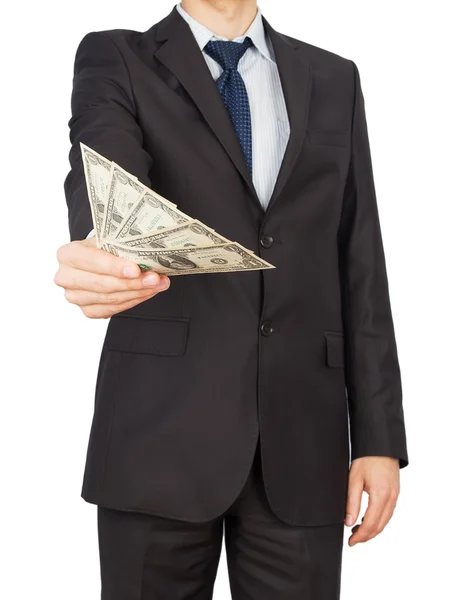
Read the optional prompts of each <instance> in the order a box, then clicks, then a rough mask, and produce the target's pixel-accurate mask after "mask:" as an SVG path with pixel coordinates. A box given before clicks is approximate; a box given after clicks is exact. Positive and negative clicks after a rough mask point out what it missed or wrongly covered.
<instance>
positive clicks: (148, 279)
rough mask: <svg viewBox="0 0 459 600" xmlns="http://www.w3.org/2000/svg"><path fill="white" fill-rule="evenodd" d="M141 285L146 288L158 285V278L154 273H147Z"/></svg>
mask: <svg viewBox="0 0 459 600" xmlns="http://www.w3.org/2000/svg"><path fill="white" fill-rule="evenodd" d="M142 283H143V285H144V286H146V287H155V286H156V285H158V283H159V277H158V275H157V274H156V273H147V274H146V275H144V277H143V279H142Z"/></svg>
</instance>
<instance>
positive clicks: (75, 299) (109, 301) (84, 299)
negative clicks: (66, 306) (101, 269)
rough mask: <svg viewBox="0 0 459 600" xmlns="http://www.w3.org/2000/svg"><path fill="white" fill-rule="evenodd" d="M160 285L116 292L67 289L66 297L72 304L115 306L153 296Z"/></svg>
mask: <svg viewBox="0 0 459 600" xmlns="http://www.w3.org/2000/svg"><path fill="white" fill-rule="evenodd" d="M158 287H159V286H158ZM158 287H157V288H154V289H151V288H150V289H146V290H137V291H127V292H115V293H113V294H101V293H100V292H88V291H86V290H65V298H66V300H67V301H68V302H70V304H77V305H78V306H90V305H93V304H101V305H105V306H112V307H114V308H115V307H116V306H119V305H122V304H124V303H126V302H130V301H131V300H146V299H148V298H151V297H153V296H155V295H156V294H157V293H158V292H159V291H160V289H158ZM161 289H164V288H161Z"/></svg>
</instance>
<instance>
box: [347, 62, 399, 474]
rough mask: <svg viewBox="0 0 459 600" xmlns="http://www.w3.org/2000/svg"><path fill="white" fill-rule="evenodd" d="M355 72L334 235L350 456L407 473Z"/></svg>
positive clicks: (376, 218)
mask: <svg viewBox="0 0 459 600" xmlns="http://www.w3.org/2000/svg"><path fill="white" fill-rule="evenodd" d="M352 64H353V63H352ZM353 68H354V82H355V95H354V114H353V123H352V149H351V160H350V166H349V173H348V178H347V182H346V186H345V193H344V198H343V209H342V218H341V223H340V231H339V257H340V279H341V291H342V306H343V327H344V334H345V353H346V361H345V362H346V367H345V368H346V373H345V375H346V388H347V394H348V403H349V421H350V430H351V456H352V459H353V460H354V459H356V458H359V457H363V456H390V457H394V458H398V459H399V462H400V466H401V467H405V466H406V465H407V464H408V455H407V449H406V436H405V426H404V416H403V408H402V385H401V377H400V369H399V363H398V357H397V347H396V341H395V335H394V326H393V321H392V314H391V307H390V299H389V289H388V282H387V274H386V265H385V257H384V250H383V243H382V238H381V230H380V224H379V216H378V208H377V202H376V193H375V187H374V181H373V173H372V164H371V156H370V146H369V141H368V132H367V124H366V117H365V107H364V98H363V94H362V90H361V86H360V77H359V72H358V70H357V67H356V66H355V65H354V64H353Z"/></svg>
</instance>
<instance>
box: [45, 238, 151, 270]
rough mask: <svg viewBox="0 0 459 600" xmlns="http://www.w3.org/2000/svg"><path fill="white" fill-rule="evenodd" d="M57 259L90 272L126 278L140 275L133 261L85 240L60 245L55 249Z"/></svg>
mask: <svg viewBox="0 0 459 600" xmlns="http://www.w3.org/2000/svg"><path fill="white" fill-rule="evenodd" d="M57 259H58V261H59V263H62V264H66V265H68V266H69V267H74V268H75V269H80V270H82V271H89V272H90V273H99V274H101V275H112V276H114V277H126V278H128V279H134V278H135V277H139V276H140V268H139V267H138V265H136V264H135V262H133V261H131V260H127V259H125V258H121V257H119V256H115V255H113V254H111V253H110V252H107V251H106V250H102V249H101V248H94V247H93V246H91V245H89V244H87V243H85V242H71V243H70V244H66V245H65V246H62V247H61V248H59V250H58V251H57Z"/></svg>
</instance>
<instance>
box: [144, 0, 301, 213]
mask: <svg viewBox="0 0 459 600" xmlns="http://www.w3.org/2000/svg"><path fill="white" fill-rule="evenodd" d="M263 24H264V27H265V30H266V31H267V32H268V35H269V37H270V39H271V41H272V44H273V49H274V54H275V58H276V63H277V67H278V70H279V75H280V79H281V84H282V90H283V94H284V97H285V103H286V107H287V113H288V117H289V122H290V137H289V141H288V143H287V147H286V150H285V154H284V157H283V160H282V164H281V167H280V170H279V174H278V177H277V180H276V184H275V187H274V190H273V193H272V196H271V200H270V203H269V209H270V208H271V206H272V205H273V203H274V202H275V200H276V199H277V198H278V196H279V195H280V193H281V191H282V189H283V187H284V185H285V183H286V182H287V180H288V177H289V175H290V173H291V171H292V169H293V166H294V165H295V162H296V160H297V158H298V155H299V152H300V150H301V146H302V143H303V139H304V136H305V132H306V117H307V114H308V109H309V97H310V91H311V82H312V74H311V69H310V65H309V63H308V61H307V60H305V59H304V58H301V57H300V56H299V55H298V54H299V53H298V52H297V49H296V48H297V46H296V44H295V43H294V42H293V41H291V40H289V39H287V38H285V37H284V36H282V35H281V34H279V33H277V31H275V30H274V29H273V28H272V27H271V25H270V24H269V23H268V21H267V20H266V19H265V18H264V17H263ZM153 29H156V30H157V35H156V42H164V43H163V44H162V45H160V47H159V48H158V50H157V51H156V53H155V58H157V59H158V60H159V61H160V62H161V63H162V64H163V65H164V66H166V67H167V68H168V69H169V70H170V71H171V72H172V73H173V74H174V75H175V76H176V77H177V79H178V80H179V81H180V83H181V84H182V85H183V87H184V88H185V89H186V91H187V92H188V94H189V95H190V97H191V98H192V100H193V101H194V102H195V104H196V106H197V107H198V109H199V110H200V112H201V114H202V115H203V117H204V119H205V120H206V121H207V123H208V125H209V127H210V128H211V129H212V131H213V132H214V133H215V135H216V137H217V138H218V140H219V141H220V143H221V144H222V146H223V148H224V149H225V150H226V152H227V153H228V155H229V157H230V158H231V160H232V162H233V164H234V166H235V167H236V169H237V170H238V171H239V173H240V174H241V176H242V177H243V179H244V180H245V182H246V183H247V186H248V188H249V189H250V191H251V195H252V196H253V199H254V200H255V201H256V203H257V205H258V207H259V208H260V209H261V210H262V207H261V204H260V201H259V199H258V195H257V192H256V190H255V187H254V185H253V181H252V177H251V175H250V172H249V170H248V168H247V164H246V162H245V159H244V154H243V152H242V148H241V145H240V143H239V140H238V138H237V135H236V132H235V130H234V127H233V124H232V122H231V119H230V117H229V115H228V112H227V110H226V108H225V106H224V104H223V101H222V99H221V96H220V93H219V91H218V89H217V86H216V85H215V81H214V79H213V78H212V75H211V73H210V71H209V68H208V66H207V64H206V62H205V60H204V58H203V56H202V52H201V50H200V49H199V46H198V44H197V43H196V40H195V38H194V36H193V34H192V32H191V30H190V28H189V26H188V24H187V23H186V22H185V21H184V19H183V18H182V17H181V15H180V14H179V13H178V12H177V10H176V9H175V8H174V9H173V10H172V12H171V13H170V14H169V15H168V16H167V17H166V18H165V19H163V20H162V21H161V22H160V23H158V25H157V26H156V28H153Z"/></svg>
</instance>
